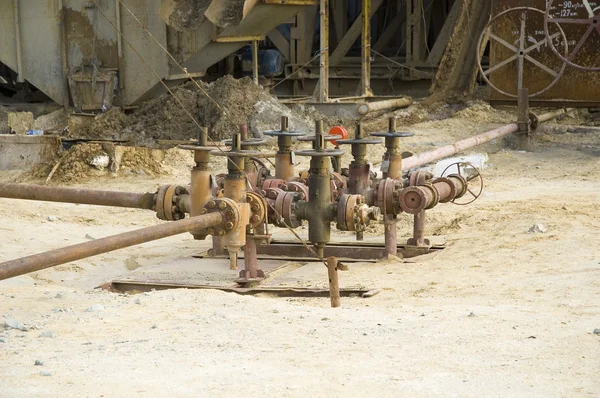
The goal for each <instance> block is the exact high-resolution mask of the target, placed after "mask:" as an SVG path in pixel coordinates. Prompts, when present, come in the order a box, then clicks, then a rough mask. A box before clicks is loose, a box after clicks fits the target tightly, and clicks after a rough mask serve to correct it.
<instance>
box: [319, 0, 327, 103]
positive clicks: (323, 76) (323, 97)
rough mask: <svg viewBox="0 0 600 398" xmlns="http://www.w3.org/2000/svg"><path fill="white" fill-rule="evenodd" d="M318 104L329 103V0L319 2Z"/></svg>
mask: <svg viewBox="0 0 600 398" xmlns="http://www.w3.org/2000/svg"><path fill="white" fill-rule="evenodd" d="M319 15H320V18H321V20H320V22H321V24H320V26H321V34H320V36H321V43H320V49H319V51H320V52H321V53H320V60H319V68H320V69H319V102H321V103H323V102H329V0H321V2H320V11H319Z"/></svg>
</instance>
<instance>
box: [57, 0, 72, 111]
mask: <svg viewBox="0 0 600 398" xmlns="http://www.w3.org/2000/svg"><path fill="white" fill-rule="evenodd" d="M58 12H59V13H60V18H59V20H60V51H61V54H60V57H61V64H62V76H63V103H62V105H63V106H64V107H68V106H69V59H68V58H67V57H68V56H67V26H66V22H67V21H66V13H65V6H64V3H63V0H58Z"/></svg>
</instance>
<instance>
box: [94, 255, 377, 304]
mask: <svg viewBox="0 0 600 398" xmlns="http://www.w3.org/2000/svg"><path fill="white" fill-rule="evenodd" d="M259 265H260V268H261V269H263V271H264V272H265V274H266V278H265V280H264V281H263V283H261V285H259V286H254V287H240V286H239V285H238V284H236V283H234V280H235V279H237V276H238V272H239V271H234V270H230V269H229V260H227V259H220V258H181V259H177V260H174V261H171V262H168V263H164V264H159V265H155V266H153V267H147V268H146V267H144V268H138V269H136V270H135V271H133V272H131V273H128V274H126V275H123V276H122V277H119V278H117V279H115V280H113V281H112V282H110V283H107V284H105V285H102V286H100V287H101V288H103V289H106V290H111V291H115V292H129V293H137V292H148V291H151V290H165V289H178V288H179V289H216V290H222V291H225V292H231V293H237V294H258V293H261V294H271V295H276V296H284V297H328V296H329V290H328V288H327V270H326V268H325V267H324V266H323V264H321V263H319V266H318V268H316V271H315V272H312V271H313V268H311V270H309V272H308V273H307V272H300V273H299V274H298V275H299V276H298V277H295V276H293V275H294V274H293V273H294V272H295V271H297V270H298V269H300V268H302V267H303V266H305V265H306V263H305V262H290V261H285V260H265V261H261V262H260V263H259ZM240 266H242V265H240ZM368 291H369V289H365V288H364V287H343V288H341V289H340V294H341V296H342V297H348V296H353V295H357V296H360V295H362V294H364V293H366V292H368Z"/></svg>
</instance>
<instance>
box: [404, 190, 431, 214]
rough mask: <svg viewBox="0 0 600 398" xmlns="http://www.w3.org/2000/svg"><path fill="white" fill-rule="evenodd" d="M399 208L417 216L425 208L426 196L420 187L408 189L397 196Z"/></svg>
mask: <svg viewBox="0 0 600 398" xmlns="http://www.w3.org/2000/svg"><path fill="white" fill-rule="evenodd" d="M398 202H399V203H400V208H401V209H402V210H403V211H405V212H407V213H409V214H418V213H420V212H421V211H423V210H425V208H426V207H427V196H426V195H425V192H424V191H423V190H422V189H421V187H408V188H405V189H403V190H402V191H400V195H399V196H398Z"/></svg>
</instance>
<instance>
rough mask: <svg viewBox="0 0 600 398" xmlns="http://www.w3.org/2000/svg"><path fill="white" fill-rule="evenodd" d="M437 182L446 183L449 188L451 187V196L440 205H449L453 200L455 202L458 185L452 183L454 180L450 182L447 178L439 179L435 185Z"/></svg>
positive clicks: (441, 201)
mask: <svg viewBox="0 0 600 398" xmlns="http://www.w3.org/2000/svg"><path fill="white" fill-rule="evenodd" d="M436 182H444V183H446V184H447V185H448V187H450V195H449V196H448V198H446V200H440V203H448V202H451V201H452V200H454V198H455V197H456V194H457V192H456V185H455V184H454V183H453V182H452V180H450V179H449V178H446V177H439V178H436V179H435V180H434V181H433V183H434V184H435V183H436ZM465 185H466V184H465Z"/></svg>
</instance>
